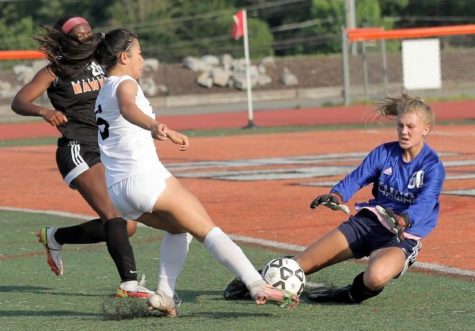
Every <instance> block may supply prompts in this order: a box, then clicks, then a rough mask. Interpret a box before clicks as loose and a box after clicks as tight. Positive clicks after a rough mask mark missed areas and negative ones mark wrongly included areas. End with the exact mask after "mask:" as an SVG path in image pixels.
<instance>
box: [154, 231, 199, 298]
mask: <svg viewBox="0 0 475 331" xmlns="http://www.w3.org/2000/svg"><path fill="white" fill-rule="evenodd" d="M192 239H193V236H192V235H191V234H189V233H180V234H170V233H167V234H165V237H164V238H163V240H162V244H161V246H160V261H159V264H158V266H159V268H158V291H160V292H162V293H163V294H165V295H166V296H168V297H170V298H171V297H173V294H174V293H175V286H176V280H177V278H178V276H179V275H180V273H181V271H182V269H183V265H184V264H185V259H186V256H187V255H188V248H189V246H190V242H191V240H192Z"/></svg>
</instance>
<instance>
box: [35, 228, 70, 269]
mask: <svg viewBox="0 0 475 331" xmlns="http://www.w3.org/2000/svg"><path fill="white" fill-rule="evenodd" d="M55 232H56V229H54V228H50V227H42V228H41V229H40V231H38V233H37V234H36V236H37V237H38V242H39V243H41V244H42V245H43V246H44V247H45V249H46V256H47V262H48V265H49V266H50V268H51V271H52V272H54V273H55V274H56V275H57V276H61V275H63V272H64V270H63V260H62V259H61V245H60V244H58V243H57V242H56V240H54V238H52V236H53V235H54V233H55Z"/></svg>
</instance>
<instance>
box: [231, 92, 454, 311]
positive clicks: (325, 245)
mask: <svg viewBox="0 0 475 331" xmlns="http://www.w3.org/2000/svg"><path fill="white" fill-rule="evenodd" d="M376 111H377V115H378V117H380V118H387V117H389V118H395V119H396V121H397V135H398V140H397V141H394V142H389V143H385V144H382V145H380V146H378V147H376V148H375V149H374V150H373V151H371V152H370V153H369V154H368V155H367V156H366V158H365V159H364V160H363V162H362V163H361V164H360V165H359V166H358V167H357V168H356V169H355V170H354V171H352V172H351V173H350V174H348V175H347V176H346V177H345V178H343V179H342V180H341V181H340V182H338V183H337V184H336V185H335V186H334V187H333V188H332V189H331V190H330V193H328V194H324V195H320V196H317V197H316V198H315V199H314V200H313V201H312V203H311V205H310V207H311V208H317V207H319V206H325V207H328V208H331V209H333V210H341V211H344V212H346V213H348V214H350V210H349V208H348V207H347V206H346V205H345V204H344V203H345V202H347V201H349V200H350V199H351V197H352V196H353V195H354V194H355V193H356V192H357V191H358V190H360V189H361V188H362V187H364V186H366V185H370V184H371V185H372V195H373V197H372V199H370V200H369V201H368V202H365V203H357V204H356V214H355V215H354V216H350V217H349V218H348V220H347V221H345V222H343V223H342V224H340V226H338V227H337V228H336V229H334V230H331V231H330V232H329V233H327V234H326V235H324V236H323V237H321V238H320V239H318V240H316V241H315V242H313V243H312V244H311V245H310V246H308V247H307V248H306V249H305V250H304V251H303V252H301V253H299V254H298V255H296V256H295V257H294V259H295V260H296V261H297V262H298V263H299V264H300V266H301V267H302V269H303V270H304V271H305V273H306V274H311V273H314V272H316V271H319V270H321V269H323V268H325V267H328V266H330V265H333V264H336V263H339V262H342V261H345V260H348V259H351V258H357V259H359V258H363V257H369V261H368V265H367V267H366V270H365V271H364V272H362V273H360V274H359V275H357V276H356V277H355V278H354V280H353V282H352V284H351V285H348V286H345V287H343V288H318V289H314V290H312V291H307V297H308V298H309V299H310V300H311V301H315V302H339V303H360V302H362V301H363V300H366V299H369V298H371V297H374V296H376V295H378V294H379V293H381V292H382V290H383V288H384V286H385V285H386V284H387V283H388V282H389V281H390V280H391V279H393V278H397V277H399V276H400V275H402V274H403V273H404V272H405V271H406V270H407V268H408V267H409V266H410V265H411V264H413V263H414V262H415V259H416V257H417V254H418V252H419V250H420V249H421V246H422V245H421V242H420V240H421V239H422V238H424V237H426V236H427V235H428V234H429V233H430V232H431V231H432V230H433V229H434V227H435V226H436V224H437V219H438V216H439V194H440V192H441V190H442V184H443V182H444V178H445V170H444V166H443V165H442V162H441V161H440V159H439V157H438V156H437V153H436V152H435V151H434V150H432V149H431V148H430V147H429V146H428V145H427V144H426V142H425V138H426V137H427V135H428V134H429V133H430V131H431V129H432V126H433V124H434V114H433V112H432V109H431V107H430V106H429V105H427V104H426V103H424V101H423V100H422V99H420V98H417V97H413V96H410V95H409V94H407V93H402V95H401V96H400V97H396V98H391V97H388V98H386V99H385V100H383V101H382V102H381V103H380V104H378V105H377V108H376ZM237 285H238V282H237V280H234V281H233V282H231V284H229V285H228V288H227V289H226V290H225V293H224V296H225V298H227V299H236V298H238V297H239V295H241V297H242V293H241V294H238V292H237V291H236V289H237V288H238V287H237ZM233 290H234V292H233Z"/></svg>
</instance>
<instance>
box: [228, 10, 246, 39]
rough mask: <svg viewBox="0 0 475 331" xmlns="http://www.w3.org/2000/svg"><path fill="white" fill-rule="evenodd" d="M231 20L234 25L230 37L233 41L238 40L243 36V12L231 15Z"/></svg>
mask: <svg viewBox="0 0 475 331" xmlns="http://www.w3.org/2000/svg"><path fill="white" fill-rule="evenodd" d="M233 20H234V24H233V31H232V32H231V36H232V37H233V38H234V39H239V38H241V37H242V36H244V10H240V11H238V12H237V13H236V14H235V15H233Z"/></svg>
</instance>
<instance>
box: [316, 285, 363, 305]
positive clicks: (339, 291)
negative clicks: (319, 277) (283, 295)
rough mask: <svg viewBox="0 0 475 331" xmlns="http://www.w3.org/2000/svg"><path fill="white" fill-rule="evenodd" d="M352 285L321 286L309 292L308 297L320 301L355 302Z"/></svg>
mask: <svg viewBox="0 0 475 331" xmlns="http://www.w3.org/2000/svg"><path fill="white" fill-rule="evenodd" d="M350 289H351V285H348V286H345V287H341V288H331V287H330V288H329V287H327V288H320V289H317V290H315V291H311V292H307V298H308V299H309V300H310V301H313V302H318V303H344V304H345V303H346V304H354V303H355V302H354V301H353V298H352V297H351V293H350Z"/></svg>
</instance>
